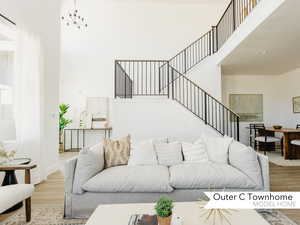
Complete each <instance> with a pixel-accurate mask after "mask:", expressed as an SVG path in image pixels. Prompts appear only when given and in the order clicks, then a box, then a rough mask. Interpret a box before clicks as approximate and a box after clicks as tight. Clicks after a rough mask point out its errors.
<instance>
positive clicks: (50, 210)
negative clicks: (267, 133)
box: [0, 206, 297, 225]
mask: <svg viewBox="0 0 300 225" xmlns="http://www.w3.org/2000/svg"><path fill="white" fill-rule="evenodd" d="M260 215H262V216H263V217H264V218H265V219H266V220H267V221H268V222H269V223H270V224H271V225H297V224H296V223H294V222H293V221H291V220H290V219H289V218H288V217H286V216H285V215H284V214H283V213H281V212H279V211H278V210H273V211H272V212H261V213H260ZM85 223H86V220H82V219H81V220H80V219H78V220H64V219H63V206H40V207H34V208H33V209H32V220H31V222H30V223H27V224H26V223H25V213H24V209H20V210H18V211H16V213H14V214H13V215H12V216H10V217H9V218H8V219H6V220H4V221H3V222H2V223H1V222H0V224H1V225H84V224H85ZM107 225H109V224H107Z"/></svg>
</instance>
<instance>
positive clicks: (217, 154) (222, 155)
mask: <svg viewBox="0 0 300 225" xmlns="http://www.w3.org/2000/svg"><path fill="white" fill-rule="evenodd" d="M232 140H233V139H232V138H230V137H212V136H206V135H202V137H201V139H199V140H198V141H196V142H195V144H199V143H203V142H204V144H205V146H206V151H207V153H208V158H209V160H210V161H212V162H215V163H224V164H228V150H229V145H230V143H231V142H232Z"/></svg>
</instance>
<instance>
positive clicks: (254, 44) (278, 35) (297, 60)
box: [221, 0, 300, 75]
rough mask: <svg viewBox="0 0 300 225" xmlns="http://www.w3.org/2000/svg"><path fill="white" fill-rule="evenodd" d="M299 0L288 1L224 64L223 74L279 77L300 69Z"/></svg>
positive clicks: (224, 61) (228, 57) (225, 60)
mask: <svg viewBox="0 0 300 225" xmlns="http://www.w3.org/2000/svg"><path fill="white" fill-rule="evenodd" d="M299 9H300V1H299V0H286V1H285V3H283V5H281V6H280V8H279V9H277V10H276V11H275V13H273V14H272V15H271V16H270V17H269V18H268V19H267V20H266V21H264V23H263V24H261V25H260V26H259V27H258V28H257V29H256V30H255V31H254V32H252V33H251V34H250V35H249V36H248V37H247V38H246V39H245V40H244V41H243V42H242V43H241V44H240V45H239V46H238V47H237V48H236V49H235V50H234V51H233V52H232V53H231V54H230V55H229V56H227V57H226V58H225V59H224V60H223V61H222V63H221V64H222V72H223V74H224V75H279V74H283V73H286V72H288V71H291V70H293V69H296V68H298V67H300V25H299V21H300V13H299Z"/></svg>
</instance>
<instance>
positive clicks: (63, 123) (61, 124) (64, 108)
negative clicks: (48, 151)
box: [59, 104, 72, 152]
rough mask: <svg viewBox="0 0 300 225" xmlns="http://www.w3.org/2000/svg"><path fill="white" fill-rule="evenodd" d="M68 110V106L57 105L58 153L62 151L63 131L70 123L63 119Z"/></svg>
mask: <svg viewBox="0 0 300 225" xmlns="http://www.w3.org/2000/svg"><path fill="white" fill-rule="evenodd" d="M69 108H70V106H69V105H66V104H61V105H59V152H62V151H63V134H64V129H65V128H66V127H67V126H68V124H70V123H72V120H69V119H66V118H65V114H66V113H67V112H68V109H69Z"/></svg>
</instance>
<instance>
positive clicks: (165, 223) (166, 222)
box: [157, 215, 172, 225]
mask: <svg viewBox="0 0 300 225" xmlns="http://www.w3.org/2000/svg"><path fill="white" fill-rule="evenodd" d="M157 220H158V224H159V225H171V221H172V215H171V216H168V217H160V216H157Z"/></svg>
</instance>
